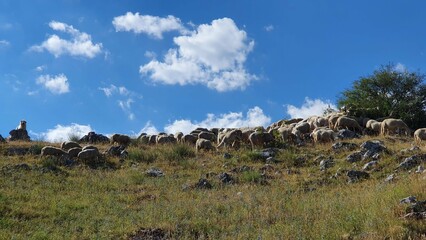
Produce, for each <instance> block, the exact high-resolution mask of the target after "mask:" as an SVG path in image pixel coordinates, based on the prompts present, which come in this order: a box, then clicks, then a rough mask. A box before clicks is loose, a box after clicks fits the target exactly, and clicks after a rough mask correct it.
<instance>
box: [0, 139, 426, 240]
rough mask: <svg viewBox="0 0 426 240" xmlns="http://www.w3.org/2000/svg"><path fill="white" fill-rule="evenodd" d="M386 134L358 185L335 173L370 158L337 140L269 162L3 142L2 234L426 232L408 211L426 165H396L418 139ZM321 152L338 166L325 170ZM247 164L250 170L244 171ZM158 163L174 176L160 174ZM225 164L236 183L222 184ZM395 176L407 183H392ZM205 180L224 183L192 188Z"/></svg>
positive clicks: (425, 196) (167, 149) (240, 154)
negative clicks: (337, 145)
mask: <svg viewBox="0 0 426 240" xmlns="http://www.w3.org/2000/svg"><path fill="white" fill-rule="evenodd" d="M365 140H366V139H359V140H353V141H351V142H355V143H357V144H360V143H362V142H363V141H365ZM382 140H384V141H385V145H386V146H387V147H388V149H389V150H390V151H391V153H389V154H385V155H383V156H382V158H381V159H380V160H379V164H378V166H377V167H376V168H375V169H374V170H372V171H370V172H369V173H370V174H371V177H370V178H369V179H367V180H364V181H360V182H357V183H348V182H347V178H346V176H345V174H342V175H340V176H337V177H334V178H333V177H332V176H333V175H335V173H336V172H338V171H339V170H338V169H340V170H342V169H343V170H344V169H348V170H349V169H357V170H360V169H361V168H362V166H363V164H365V163H366V162H358V163H356V164H353V163H349V162H347V161H346V160H345V158H346V156H347V155H348V154H350V153H351V152H353V151H344V152H335V151H333V150H332V149H331V144H326V145H320V146H311V145H308V146H306V147H300V148H295V147H287V148H286V149H284V150H282V151H281V152H280V153H279V154H278V155H277V156H276V157H275V159H276V162H275V163H270V164H269V165H266V166H265V161H263V160H261V159H260V158H259V156H258V154H256V153H254V152H252V151H250V150H248V149H246V150H244V149H243V150H239V151H230V152H229V153H230V154H231V158H229V159H228V158H224V157H223V153H224V151H222V152H210V153H208V152H206V153H204V152H203V153H199V154H195V152H194V150H193V148H192V147H188V146H185V145H175V146H144V145H139V146H138V145H134V146H132V147H130V148H129V149H128V151H129V156H128V158H127V159H126V160H124V161H120V159H119V158H113V157H107V158H106V162H105V163H102V164H100V165H97V166H87V165H84V164H72V165H67V164H65V165H64V164H63V163H61V162H60V161H59V160H57V159H52V158H45V159H40V158H39V156H38V155H32V154H27V155H25V156H7V149H8V148H11V147H31V146H32V148H34V149H39V148H40V147H41V146H44V145H47V144H45V143H39V142H32V143H11V144H3V145H0V239H128V238H131V237H132V236H134V235H135V233H137V231H138V230H140V229H159V230H160V231H161V232H162V233H163V234H164V235H165V236H166V237H168V238H171V239H426V223H425V221H424V220H420V221H415V220H406V219H404V218H403V216H404V213H405V207H406V205H403V204H400V203H399V201H400V199H402V198H405V197H407V196H410V195H413V196H416V197H417V199H419V200H426V174H425V173H423V174H416V173H414V171H412V172H409V171H398V172H395V168H396V166H397V165H398V163H400V162H401V161H403V159H404V158H405V157H408V156H410V155H414V154H409V153H402V152H401V151H400V150H401V149H406V148H410V146H411V145H410V144H411V142H409V141H396V142H395V141H394V140H392V141H390V140H389V139H382ZM98 147H99V148H100V149H101V150H105V149H106V148H107V147H108V146H106V145H105V146H98ZM421 151H422V152H423V151H424V149H423V148H422V149H421ZM320 155H324V156H326V157H331V158H333V159H334V161H335V165H334V166H333V167H331V168H330V169H328V170H327V171H320V170H319V162H318V158H317V157H318V156H320ZM23 163H25V164H26V165H23ZM423 165H424V163H423ZM242 166H247V167H248V168H247V167H245V168H246V171H238V170H239V169H242V168H241V167H242ZM152 167H155V168H158V169H161V170H162V171H163V172H164V176H163V177H150V176H148V175H147V174H146V173H145V172H146V170H147V169H149V168H152ZM233 170H234V171H233ZM222 172H227V173H229V174H230V175H231V176H232V177H233V178H234V183H233V184H224V183H221V182H220V180H219V179H218V178H217V175H218V174H219V173H222ZM392 173H395V175H396V180H395V181H393V182H390V183H385V182H384V179H385V178H386V177H387V176H388V175H390V174H392ZM200 178H206V179H207V180H208V181H209V182H210V183H211V184H212V188H211V189H196V188H191V187H187V186H191V185H194V184H195V183H197V182H198V180H199V179H200ZM142 239H143V238H142Z"/></svg>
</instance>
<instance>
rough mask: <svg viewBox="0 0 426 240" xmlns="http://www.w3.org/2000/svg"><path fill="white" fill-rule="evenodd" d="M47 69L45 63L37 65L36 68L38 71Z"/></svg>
mask: <svg viewBox="0 0 426 240" xmlns="http://www.w3.org/2000/svg"><path fill="white" fill-rule="evenodd" d="M45 69H46V66H45V65H41V66H37V67H36V68H35V70H36V71H37V72H43V71H44V70H45Z"/></svg>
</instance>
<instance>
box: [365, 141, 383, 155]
mask: <svg viewBox="0 0 426 240" xmlns="http://www.w3.org/2000/svg"><path fill="white" fill-rule="evenodd" d="M360 147H361V149H362V150H364V151H371V152H374V153H377V152H383V151H386V150H387V148H386V147H385V145H384V144H383V142H382V141H379V140H373V141H366V142H363V143H362V144H361V145H360ZM373 155H374V154H373Z"/></svg>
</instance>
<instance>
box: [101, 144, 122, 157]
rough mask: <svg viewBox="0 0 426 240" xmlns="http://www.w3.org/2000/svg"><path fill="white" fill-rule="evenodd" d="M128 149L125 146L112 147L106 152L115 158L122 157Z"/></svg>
mask: <svg viewBox="0 0 426 240" xmlns="http://www.w3.org/2000/svg"><path fill="white" fill-rule="evenodd" d="M125 148H126V147H124V146H121V145H120V146H111V147H110V148H108V150H106V151H105V153H106V154H107V155H110V156H114V157H120V156H121V152H122V151H124V149H125Z"/></svg>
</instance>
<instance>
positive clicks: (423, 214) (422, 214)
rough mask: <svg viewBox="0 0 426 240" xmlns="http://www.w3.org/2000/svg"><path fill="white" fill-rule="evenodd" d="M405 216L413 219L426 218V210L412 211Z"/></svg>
mask: <svg viewBox="0 0 426 240" xmlns="http://www.w3.org/2000/svg"><path fill="white" fill-rule="evenodd" d="M404 218H406V219H412V220H426V212H412V213H407V214H405V216H404Z"/></svg>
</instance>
